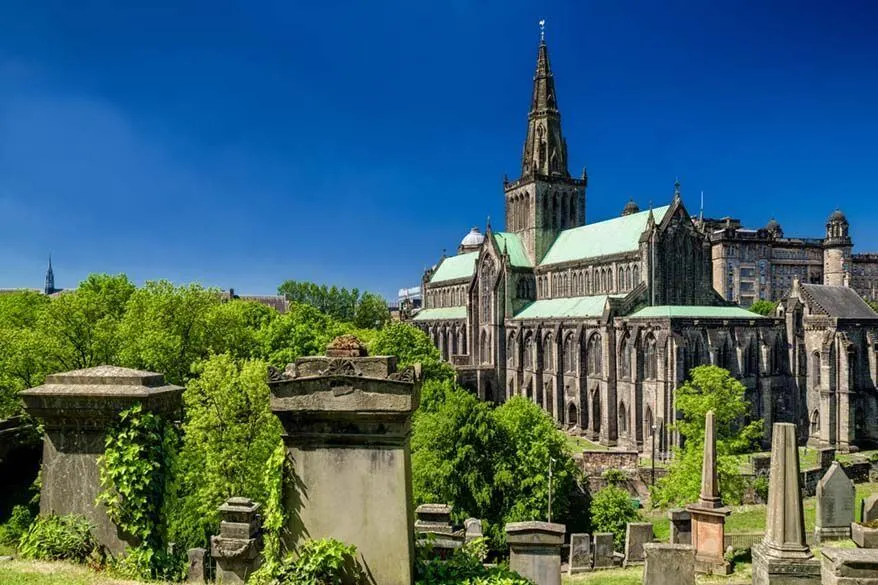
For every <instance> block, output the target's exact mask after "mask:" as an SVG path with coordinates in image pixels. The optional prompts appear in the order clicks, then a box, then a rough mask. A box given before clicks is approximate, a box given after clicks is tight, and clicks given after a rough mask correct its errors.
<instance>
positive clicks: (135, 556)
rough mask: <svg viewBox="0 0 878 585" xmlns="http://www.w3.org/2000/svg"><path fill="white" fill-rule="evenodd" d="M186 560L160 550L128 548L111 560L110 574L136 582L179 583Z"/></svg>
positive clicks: (144, 547) (145, 547) (142, 547)
mask: <svg viewBox="0 0 878 585" xmlns="http://www.w3.org/2000/svg"><path fill="white" fill-rule="evenodd" d="M185 566H186V560H185V559H184V558H183V556H182V555H177V556H174V555H171V554H168V552H167V551H165V550H162V549H155V548H150V547H149V546H144V545H141V546H139V547H137V548H128V549H126V550H125V554H124V555H122V556H120V557H115V558H111V559H110V562H109V569H110V572H111V573H112V574H114V575H117V576H119V577H122V578H124V579H132V580H136V581H151V580H154V579H157V580H160V581H180V580H182V579H183V577H184V574H185Z"/></svg>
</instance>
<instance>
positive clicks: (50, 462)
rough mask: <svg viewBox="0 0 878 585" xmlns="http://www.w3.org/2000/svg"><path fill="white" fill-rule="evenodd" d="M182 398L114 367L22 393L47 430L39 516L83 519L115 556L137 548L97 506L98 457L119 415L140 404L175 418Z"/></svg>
mask: <svg viewBox="0 0 878 585" xmlns="http://www.w3.org/2000/svg"><path fill="white" fill-rule="evenodd" d="M182 394H183V388H181V387H179V386H172V385H169V384H165V381H164V377H163V376H162V375H161V374H155V373H152V372H141V371H138V370H131V369H128V368H118V367H115V366H98V367H96V368H89V369H87V370H76V371H73V372H65V373H63V374H52V375H50V376H47V377H46V383H45V384H44V385H42V386H39V387H37V388H32V389H30V390H25V391H23V392H21V393H19V396H20V397H21V398H22V400H23V401H24V406H25V410H26V411H27V412H28V414H30V415H32V416H34V417H35V418H37V419H39V420H40V421H41V422H42V423H43V427H44V429H45V436H44V438H43V464H42V470H41V477H42V488H41V490H40V513H41V514H57V515H63V514H79V515H82V516H85V517H86V518H87V519H88V521H89V522H90V523H91V525H92V526H93V529H92V533H93V534H94V537H95V539H96V540H97V541H98V543H100V544H101V545H103V546H104V547H106V548H107V550H109V551H110V552H111V553H112V554H121V553H123V552H124V551H125V548H126V547H127V546H136V545H137V544H138V543H137V541H136V539H134V538H133V537H132V536H131V535H126V534H124V533H122V532H120V531H119V529H118V528H117V527H116V525H115V524H113V522H112V521H111V520H110V519H109V518H108V517H107V511H106V508H105V507H104V506H103V505H99V504H96V503H95V500H96V499H97V496H98V494H99V493H100V492H101V484H100V471H99V468H98V457H100V456H101V455H102V454H103V453H104V444H105V441H106V435H107V430H108V429H109V428H110V427H111V426H112V425H114V424H116V423H118V422H119V413H121V412H122V411H123V410H127V409H128V408H131V407H132V406H134V405H135V404H142V405H143V409H144V411H147V412H156V413H158V414H161V415H164V416H171V417H174V418H176V417H179V415H180V397H181V396H182Z"/></svg>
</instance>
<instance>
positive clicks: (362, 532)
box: [269, 336, 421, 585]
mask: <svg viewBox="0 0 878 585" xmlns="http://www.w3.org/2000/svg"><path fill="white" fill-rule="evenodd" d="M420 382H421V373H420V367H419V366H416V367H414V368H407V369H405V370H403V371H397V368H396V358H395V357H391V356H376V357H368V356H366V353H365V349H364V348H363V346H362V345H360V344H359V342H358V341H357V340H356V338H351V337H350V336H344V337H342V338H339V339H337V340H336V341H334V342H333V343H332V344H330V347H329V348H328V350H327V357H310V358H301V359H299V360H297V361H296V363H295V364H290V365H289V366H287V368H286V370H285V371H284V372H283V373H281V372H277V371H272V372H271V375H270V380H269V387H270V389H271V410H272V412H274V414H275V415H276V416H277V417H278V418H279V419H280V421H281V423H282V425H283V429H284V430H283V433H284V442H285V444H286V448H287V456H288V457H289V458H290V459H291V460H292V468H293V470H292V474H293V477H291V478H287V479H289V480H291V481H290V482H289V483H291V484H292V489H291V490H289V491H288V492H287V493H285V495H284V506H285V508H286V514H287V517H288V518H289V520H288V523H287V526H286V528H287V534H288V536H287V543H288V544H289V545H290V546H291V547H293V548H295V547H296V546H297V545H298V544H300V543H301V542H303V541H304V540H307V539H317V538H324V537H332V538H335V539H337V540H340V541H342V542H345V543H347V544H353V545H356V547H357V551H358V552H359V553H360V555H361V559H360V561H361V563H362V564H363V568H364V569H365V571H366V572H367V573H368V574H369V575H371V578H372V580H373V582H375V583H381V584H382V585H410V584H411V583H412V569H413V562H414V533H413V529H412V527H413V525H414V511H413V509H412V479H411V475H412V467H411V451H410V447H409V436H410V433H411V417H412V413H413V412H414V411H415V409H416V408H417V407H418V400H419V397H420Z"/></svg>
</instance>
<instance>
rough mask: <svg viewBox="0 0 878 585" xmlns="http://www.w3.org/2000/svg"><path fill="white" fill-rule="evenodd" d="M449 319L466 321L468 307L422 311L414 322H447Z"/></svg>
mask: <svg viewBox="0 0 878 585" xmlns="http://www.w3.org/2000/svg"><path fill="white" fill-rule="evenodd" d="M448 319H466V307H441V308H438V309H421V310H420V311H418V314H417V315H415V318H414V319H413V320H414V321H446V320H448Z"/></svg>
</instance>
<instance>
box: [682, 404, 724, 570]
mask: <svg viewBox="0 0 878 585" xmlns="http://www.w3.org/2000/svg"><path fill="white" fill-rule="evenodd" d="M704 422H705V424H704V458H703V464H702V467H701V494H700V495H699V497H698V502H697V503H695V504H691V505H689V506H686V510H687V511H688V512H689V513H690V514H691V515H692V546H693V548H694V549H695V570H696V571H698V572H699V573H707V574H716V575H728V574H729V573H730V572H731V565H730V564H729V562H728V561H726V560H725V556H724V555H725V544H724V542H725V523H726V516H728V515H729V514H730V513H731V510H729V509H728V508H727V507H726V506H724V505H723V500H722V497H721V496H720V491H719V477H718V476H717V470H716V422H715V417H714V413H713V411H712V410H709V411H707V416H706V417H705V421H704Z"/></svg>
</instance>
